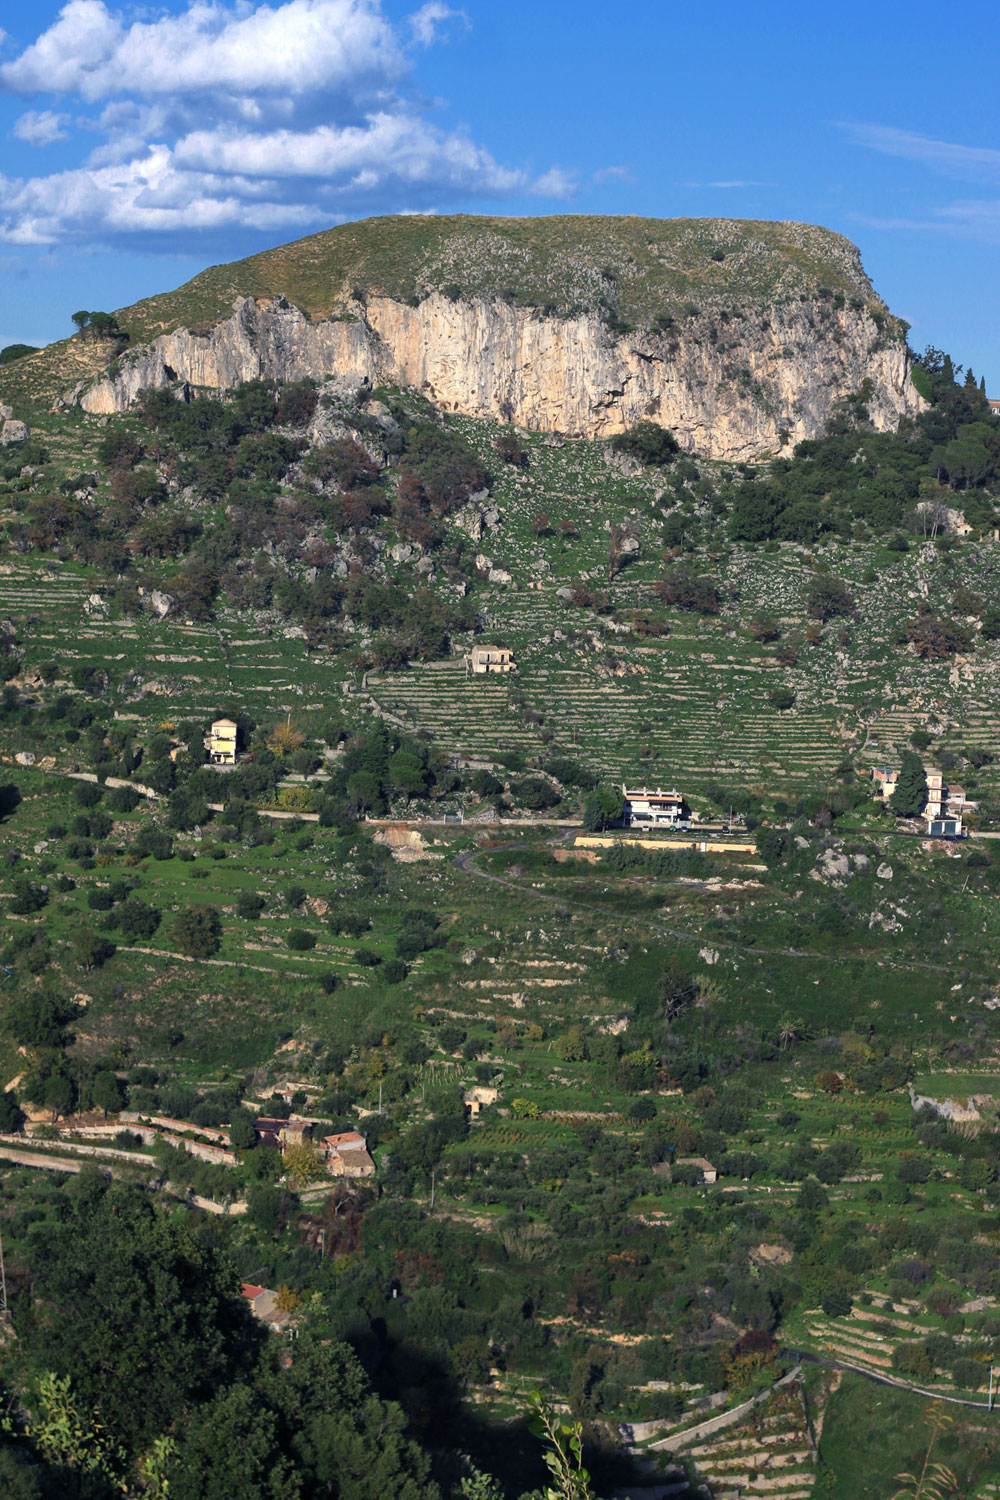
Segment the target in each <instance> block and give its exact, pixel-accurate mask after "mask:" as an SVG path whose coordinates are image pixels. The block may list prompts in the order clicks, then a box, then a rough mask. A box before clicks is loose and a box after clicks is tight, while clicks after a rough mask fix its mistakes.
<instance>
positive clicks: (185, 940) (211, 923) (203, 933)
mask: <svg viewBox="0 0 1000 1500" xmlns="http://www.w3.org/2000/svg"><path fill="white" fill-rule="evenodd" d="M170 937H171V941H172V942H173V944H174V946H175V947H176V948H177V949H178V951H179V952H181V953H184V954H186V955H187V957H188V958H211V957H212V955H213V954H215V953H218V951H219V948H220V947H221V946H222V919H221V918H220V916H219V913H218V911H217V909H216V908H215V907H214V906H185V907H182V909H181V910H180V911H179V912H178V913H177V915H176V917H175V918H174V920H173V924H172V926H171V929H170Z"/></svg>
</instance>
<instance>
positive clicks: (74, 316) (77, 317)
mask: <svg viewBox="0 0 1000 1500" xmlns="http://www.w3.org/2000/svg"><path fill="white" fill-rule="evenodd" d="M70 322H71V323H75V324H76V331H77V333H79V334H82V333H83V330H84V329H85V328H86V326H87V324H88V323H89V322H90V313H89V312H87V311H85V309H83V308H81V309H80V311H79V312H75V313H71V315H70Z"/></svg>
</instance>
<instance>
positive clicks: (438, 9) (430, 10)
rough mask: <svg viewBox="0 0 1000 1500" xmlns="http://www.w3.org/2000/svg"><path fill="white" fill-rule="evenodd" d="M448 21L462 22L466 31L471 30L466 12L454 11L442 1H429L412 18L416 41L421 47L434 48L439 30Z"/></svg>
mask: <svg viewBox="0 0 1000 1500" xmlns="http://www.w3.org/2000/svg"><path fill="white" fill-rule="evenodd" d="M448 21H462V22H463V23H464V25H465V29H466V31H468V29H469V25H470V22H469V18H468V16H467V15H466V14H465V11H464V10H452V9H451V7H450V6H449V5H443V4H442V3H441V0H428V3H427V4H426V5H422V6H421V7H420V9H419V10H416V11H414V12H413V15H412V16H411V17H410V29H411V30H412V32H413V36H414V40H415V41H417V42H419V43H420V45H421V47H430V46H432V45H433V44H434V43H435V42H436V41H437V39H438V35H439V29H440V28H441V27H443V26H444V25H445V23H446V22H448Z"/></svg>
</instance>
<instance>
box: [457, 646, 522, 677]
mask: <svg viewBox="0 0 1000 1500" xmlns="http://www.w3.org/2000/svg"><path fill="white" fill-rule="evenodd" d="M468 661H469V666H470V668H471V669H472V672H473V673H474V674H475V675H476V676H477V677H478V676H482V675H485V674H486V673H487V672H512V671H513V670H514V653H513V651H512V650H511V649H510V647H509V646H473V648H472V651H471V653H470V654H469V658H468Z"/></svg>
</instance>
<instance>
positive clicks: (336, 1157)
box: [323, 1130, 375, 1177]
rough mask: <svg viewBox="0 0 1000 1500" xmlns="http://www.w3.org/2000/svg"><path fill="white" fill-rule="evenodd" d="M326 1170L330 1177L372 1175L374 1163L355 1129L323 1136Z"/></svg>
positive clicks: (364, 1142)
mask: <svg viewBox="0 0 1000 1500" xmlns="http://www.w3.org/2000/svg"><path fill="white" fill-rule="evenodd" d="M323 1147H324V1150H325V1153H326V1170H327V1171H328V1172H329V1174H330V1176H331V1177H374V1175H375V1163H374V1161H373V1160H372V1158H371V1157H370V1156H369V1154H368V1143H367V1141H366V1140H365V1138H364V1136H363V1135H360V1134H359V1133H358V1131H356V1130H344V1131H341V1132H340V1134H339V1135H328V1136H324V1138H323Z"/></svg>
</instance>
